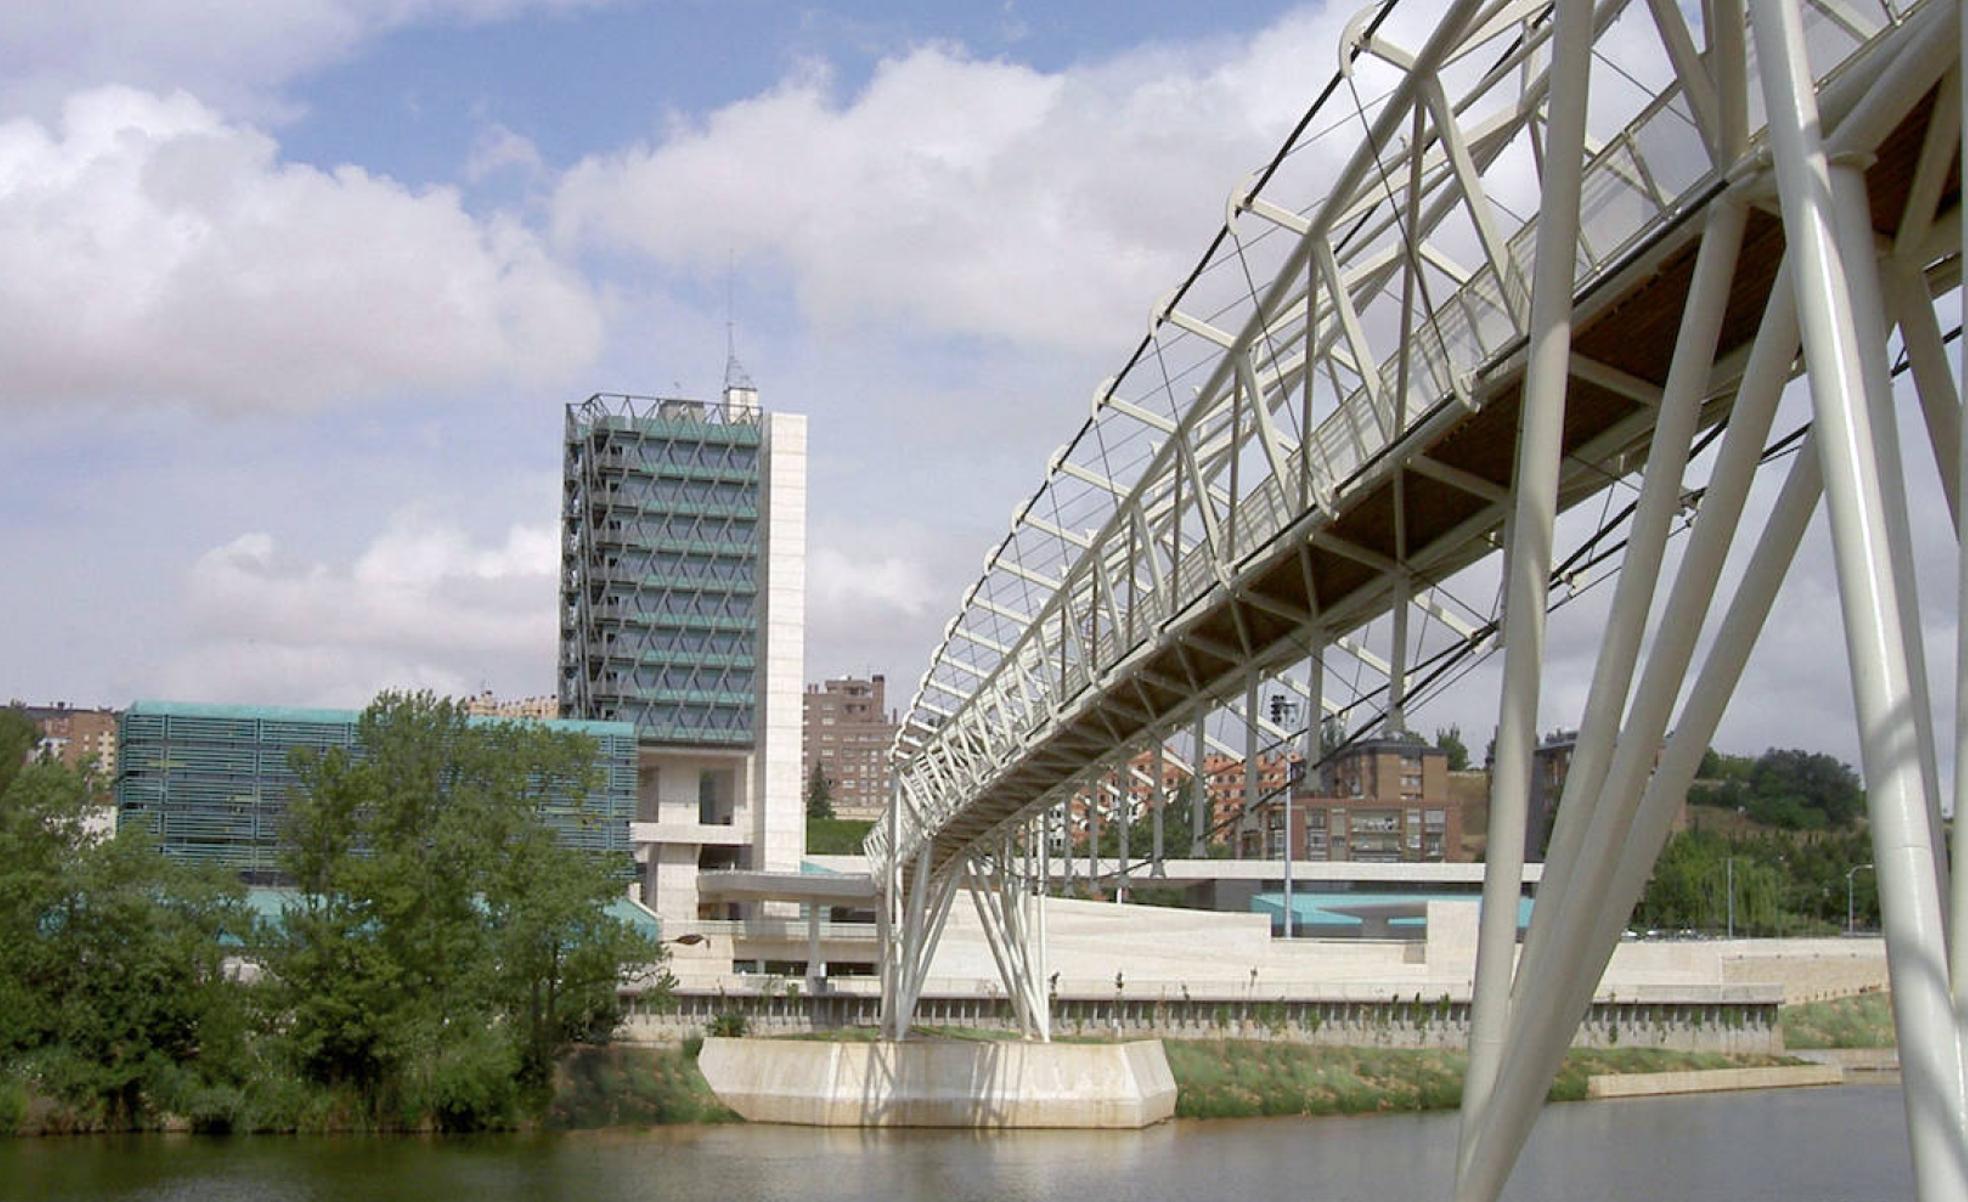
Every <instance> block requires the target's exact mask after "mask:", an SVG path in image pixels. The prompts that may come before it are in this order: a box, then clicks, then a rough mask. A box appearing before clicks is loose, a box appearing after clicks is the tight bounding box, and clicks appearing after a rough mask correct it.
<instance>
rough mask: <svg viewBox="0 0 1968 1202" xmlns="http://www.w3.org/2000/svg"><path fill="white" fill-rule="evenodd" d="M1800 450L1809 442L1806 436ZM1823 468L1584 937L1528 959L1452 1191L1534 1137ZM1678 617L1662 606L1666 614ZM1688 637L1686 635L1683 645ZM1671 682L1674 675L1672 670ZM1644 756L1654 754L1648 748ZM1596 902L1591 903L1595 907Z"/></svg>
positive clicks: (1774, 519)
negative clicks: (1505, 1050)
mask: <svg viewBox="0 0 1968 1202" xmlns="http://www.w3.org/2000/svg"><path fill="white" fill-rule="evenodd" d="M1805 451H1806V452H1808V451H1810V448H1809V447H1808V446H1807V447H1806V448H1805ZM1820 478H1821V477H1820V474H1819V470H1818V464H1817V461H1816V459H1815V458H1813V457H1811V456H1810V455H1808V454H1800V455H1799V457H1798V459H1797V461H1796V462H1795V463H1794V464H1793V465H1792V467H1791V471H1790V475H1789V477H1788V478H1787V479H1786V480H1785V482H1784V487H1783V491H1782V492H1781V493H1780V494H1779V496H1778V498H1777V504H1776V506H1775V508H1774V509H1773V510H1772V512H1771V515H1770V520H1769V523H1768V525H1767V526H1766V527H1765V528H1764V531H1763V536H1762V538H1761V539H1759V540H1758V542H1757V546H1756V551H1755V553H1754V555H1753V556H1752V557H1751V559H1750V563H1749V566H1748V568H1747V569H1746V570H1745V572H1744V574H1743V579H1742V582H1741V583H1740V584H1739V585H1738V586H1737V588H1736V595H1735V598H1734V599H1733V600H1732V601H1731V603H1730V605H1729V610H1728V613H1727V615H1726V616H1725V617H1724V619H1723V622H1722V627H1721V629H1720V630H1719V631H1718V632H1717V634H1716V638H1715V643H1714V645H1713V646H1712V647H1711V648H1710V650H1709V654H1708V660H1707V662H1706V663H1705V664H1704V665H1703V667H1702V671H1701V675H1700V677H1699V680H1698V683H1697V684H1696V687H1695V689H1694V691H1693V692H1692V693H1691V694H1690V695H1689V700H1688V706H1687V709H1686V711H1685V712H1683V714H1682V715H1681V722H1680V723H1679V724H1678V725H1677V727H1676V729H1675V733H1674V737H1673V739H1672V740H1671V741H1670V742H1669V745H1668V750H1667V753H1666V754H1665V755H1664V756H1663V757H1662V759H1661V765H1660V768H1659V769H1658V770H1657V771H1656V772H1655V774H1654V777H1653V780H1652V782H1651V783H1649V785H1648V787H1647V792H1646V795H1645V797H1644V798H1642V799H1641V800H1640V804H1639V807H1638V809H1639V816H1638V819H1637V821H1635V822H1634V823H1633V824H1632V825H1631V826H1630V828H1629V830H1628V832H1627V838H1626V839H1625V840H1624V841H1623V843H1622V845H1621V849H1622V851H1623V854H1622V855H1621V856H1620V857H1619V858H1618V860H1617V861H1616V862H1615V863H1614V865H1613V871H1612V872H1611V873H1610V874H1608V875H1609V876H1610V881H1609V880H1608V878H1607V876H1595V877H1594V878H1593V879H1594V881H1595V884H1596V885H1597V886H1598V887H1599V892H1598V893H1597V894H1596V896H1595V897H1594V898H1593V899H1592V903H1593V904H1589V905H1577V906H1572V907H1568V911H1569V912H1568V914H1567V915H1566V918H1567V923H1566V928H1565V929H1562V930H1561V932H1560V933H1561V934H1563V935H1570V934H1571V933H1572V929H1573V928H1578V929H1584V930H1588V931H1589V932H1590V935H1591V938H1590V940H1589V941H1586V940H1581V941H1579V943H1578V945H1577V946H1575V947H1574V948H1572V949H1570V950H1571V951H1572V952H1573V954H1574V959H1572V960H1559V961H1558V962H1557V963H1556V964H1552V963H1551V962H1550V959H1551V958H1550V957H1546V958H1544V959H1542V960H1540V961H1539V962H1538V963H1536V964H1532V963H1528V962H1527V963H1526V964H1525V967H1524V972H1525V977H1524V984H1525V985H1526V986H1528V987H1529V988H1526V990H1525V991H1524V997H1523V998H1522V999H1520V1004H1522V1005H1523V1006H1525V1010H1524V1011H1523V1015H1524V1022H1523V1023H1522V1024H1521V1025H1517V1024H1513V1025H1514V1026H1517V1027H1518V1029H1519V1030H1521V1031H1522V1032H1523V1033H1524V1038H1522V1039H1518V1040H1513V1041H1512V1043H1511V1048H1512V1051H1513V1055H1512V1056H1511V1058H1510V1059H1509V1061H1508V1062H1506V1063H1505V1064H1504V1066H1503V1068H1502V1070H1501V1072H1500V1073H1499V1074H1498V1078H1497V1089H1496V1093H1495V1095H1494V1096H1493V1097H1492V1099H1491V1102H1490V1105H1489V1106H1488V1107H1487V1108H1486V1109H1485V1110H1484V1114H1483V1118H1482V1122H1481V1124H1480V1126H1479V1127H1478V1129H1477V1132H1476V1136H1475V1139H1474V1140H1473V1142H1472V1144H1471V1148H1470V1158H1469V1162H1468V1164H1467V1165H1466V1166H1465V1168H1464V1172H1463V1174H1462V1178H1461V1182H1460V1189H1459V1192H1458V1193H1457V1195H1456V1196H1457V1198H1458V1200H1459V1202H1492V1200H1493V1199H1495V1198H1496V1196H1497V1195H1498V1194H1499V1193H1500V1192H1501V1191H1502V1189H1503V1186H1504V1183H1505V1182H1506V1181H1507V1180H1508V1179H1509V1175H1510V1167H1511V1165H1512V1164H1514V1163H1515V1162H1516V1159H1517V1155H1518V1153H1519V1152H1520V1151H1522V1149H1523V1146H1524V1141H1525V1139H1527V1138H1528V1137H1529V1136H1530V1133H1531V1126H1532V1124H1533V1123H1534V1122H1535V1121H1536V1119H1537V1114H1538V1109H1539V1107H1540V1106H1541V1105H1542V1103H1543V1100H1544V1095H1545V1092H1546V1091H1547V1090H1548V1089H1549V1088H1550V1084H1551V1079H1552V1077H1553V1076H1554V1075H1555V1074H1556V1073H1557V1071H1558V1065H1559V1062H1560V1061H1562V1060H1563V1059H1564V1056H1565V1050H1566V1048H1568V1047H1569V1046H1570V1045H1571V1041H1572V1032H1573V1031H1574V1030H1575V1029H1576V1028H1577V1026H1578V1020H1579V1015H1580V1014H1582V1013H1583V1012H1584V1010H1585V1008H1586V1007H1587V1006H1588V1005H1589V1004H1590V1003H1591V1001H1592V995H1593V993H1594V991H1595V990H1596V988H1597V986H1598V982H1599V978H1600V976H1601V975H1602V974H1603V973H1604V972H1605V970H1606V962H1607V961H1608V960H1610V959H1611V958H1612V953H1613V949H1614V948H1615V947H1617V946H1618V944H1619V931H1620V929H1621V927H1623V926H1624V925H1625V922H1626V917H1627V915H1628V914H1630V913H1631V912H1632V910H1633V904H1634V902H1636V901H1638V900H1639V897H1640V891H1641V890H1642V889H1644V888H1645V887H1646V882H1647V877H1648V875H1649V874H1650V872H1651V870H1652V868H1653V863H1654V859H1655V857H1656V856H1658V855H1659V854H1660V847H1661V843H1662V841H1664V840H1665V839H1666V837H1667V830H1668V826H1669V824H1670V823H1671V821H1672V819H1673V816H1674V812H1675V809H1676V808H1677V803H1678V801H1679V800H1680V799H1681V798H1683V797H1685V796H1686V795H1687V787H1688V783H1689V782H1690V781H1692V780H1693V779H1694V774H1695V769H1696V767H1697V766H1698V765H1699V764H1700V762H1701V756H1702V752H1703V751H1705V750H1706V749H1707V748H1708V741H1709V739H1710V738H1711V737H1712V736H1713V735H1714V733H1715V726H1716V723H1717V722H1719V721H1720V720H1721V717H1722V712H1723V709H1724V708H1725V707H1726V706H1727V704H1728V700H1729V696H1730V695H1731V694H1732V693H1733V692H1734V691H1735V685H1736V681H1737V680H1738V679H1739V678H1740V676H1741V673H1742V667H1743V665H1744V664H1745V663H1747V662H1748V659H1749V653H1750V650H1751V649H1752V648H1753V647H1754V646H1755V643H1756V637H1757V635H1758V634H1759V633H1761V631H1762V629H1763V622H1764V620H1765V619H1766V618H1767V617H1768V616H1769V612H1770V606H1771V604H1772V603H1773V602H1774V601H1775V599H1776V595H1777V591H1778V589H1779V588H1780V587H1781V586H1782V584H1783V578H1784V574H1785V573H1786V572H1787V571H1788V570H1789V567H1790V564H1791V561H1792V560H1793V559H1794V558H1795V557H1796V553H1797V546H1798V544H1799V543H1800V542H1801V541H1802V540H1803V537H1804V531H1805V529H1806V527H1807V526H1808V525H1809V523H1810V518H1811V513H1812V511H1813V510H1814V509H1815V508H1816V506H1817V501H1818V497H1819V494H1820V492H1821V486H1820ZM1721 518H1722V520H1720V521H1718V522H1717V523H1715V524H1714V525H1712V526H1711V527H1710V529H1720V530H1721V531H1722V532H1723V536H1722V537H1720V538H1719V539H1717V540H1716V541H1719V542H1721V544H1722V550H1723V551H1724V552H1726V551H1727V549H1728V538H1727V537H1726V536H1727V534H1729V533H1732V532H1733V529H1734V525H1735V522H1734V519H1733V517H1732V516H1731V515H1727V514H1724V515H1721ZM1713 579H1714V578H1713V576H1712V575H1711V576H1709V577H1708V583H1709V585H1710V587H1711V588H1712V584H1713ZM1690 581H1695V583H1689V582H1690ZM1684 583H1688V585H1689V588H1690V589H1698V588H1699V581H1697V580H1696V578H1695V577H1692V576H1691V575H1690V573H1689V571H1688V570H1687V569H1686V568H1684V569H1683V571H1682V573H1681V574H1680V576H1679V577H1678V578H1677V579H1676V581H1675V584H1676V591H1677V592H1680V591H1681V589H1680V586H1681V585H1683V584H1684ZM1680 616H1681V615H1679V614H1677V613H1676V612H1675V610H1674V608H1673V607H1672V606H1670V607H1669V611H1668V615H1667V617H1668V619H1670V620H1672V619H1676V618H1679V617H1680ZM1687 617H1688V624H1689V625H1691V626H1693V627H1695V628H1699V627H1700V625H1701V621H1700V617H1699V615H1693V614H1691V615H1688V616H1687ZM1667 624H1668V622H1667V621H1664V622H1663V625H1667ZM1692 641H1693V640H1692V637H1691V638H1690V639H1689V642H1690V644H1692ZM1653 667H1654V661H1651V660H1650V661H1649V663H1648V668H1649V679H1648V680H1646V681H1643V682H1642V685H1641V689H1642V692H1643V694H1647V693H1649V692H1650V690H1651V693H1652V694H1653V695H1655V696H1657V695H1661V694H1664V695H1665V698H1666V701H1667V703H1668V704H1669V705H1671V704H1672V703H1673V700H1674V690H1673V688H1666V689H1661V688H1658V687H1654V686H1657V685H1658V684H1659V683H1660V678H1659V677H1656V676H1655V675H1654V673H1653V671H1652V669H1653ZM1673 683H1674V684H1676V685H1678V684H1679V683H1680V682H1679V677H1678V674H1676V679H1675V680H1674V682H1673ZM1655 696H1646V697H1644V700H1646V701H1648V702H1650V703H1651V702H1652V701H1653V700H1654V699H1655ZM1654 746H1658V744H1657V743H1653V744H1649V748H1650V749H1651V748H1652V747H1654ZM1648 760H1649V762H1650V763H1651V761H1652V756H1651V755H1649V756H1648ZM1677 782H1678V785H1677ZM1595 906H1596V908H1597V913H1594V912H1593V910H1594V907H1595ZM1588 916H1589V917H1588ZM1555 950H1556V949H1554V951H1555ZM1533 974H1534V975H1533ZM1512 1017H1513V1018H1515V1017H1517V1015H1515V1014H1513V1016H1512Z"/></svg>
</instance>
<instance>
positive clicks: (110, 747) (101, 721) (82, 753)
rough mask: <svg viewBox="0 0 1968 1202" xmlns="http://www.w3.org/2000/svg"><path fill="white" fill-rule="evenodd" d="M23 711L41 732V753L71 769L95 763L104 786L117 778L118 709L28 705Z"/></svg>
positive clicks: (39, 751) (96, 770)
mask: <svg viewBox="0 0 1968 1202" xmlns="http://www.w3.org/2000/svg"><path fill="white" fill-rule="evenodd" d="M21 711H22V712H23V713H24V714H26V715H27V719H28V721H30V722H32V723H34V725H35V726H36V727H37V728H38V729H39V730H40V732H41V742H40V744H39V745H38V746H37V747H36V748H35V750H36V752H37V753H38V754H40V755H44V756H47V757H49V758H51V759H56V760H60V761H61V762H62V763H63V764H65V765H67V766H68V767H70V768H76V769H80V768H81V767H83V766H84V765H85V764H93V765H94V766H95V777H96V779H97V781H99V782H101V783H102V784H103V786H104V787H107V786H108V784H109V782H111V781H114V780H115V779H116V713H117V711H115V710H111V709H76V708H74V707H71V706H68V705H29V706H23V707H21Z"/></svg>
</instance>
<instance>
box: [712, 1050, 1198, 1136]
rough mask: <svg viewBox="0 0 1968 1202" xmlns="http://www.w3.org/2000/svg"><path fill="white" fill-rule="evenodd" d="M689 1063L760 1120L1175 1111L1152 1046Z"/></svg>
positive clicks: (1029, 1120) (915, 1122)
mask: <svg viewBox="0 0 1968 1202" xmlns="http://www.w3.org/2000/svg"><path fill="white" fill-rule="evenodd" d="M698 1064H699V1066H700V1067H701V1068H702V1069H703V1072H704V1079H705V1080H706V1081H708V1082H709V1083H710V1086H711V1088H712V1089H713V1090H714V1091H716V1093H717V1096H718V1098H719V1100H721V1101H723V1102H724V1104H725V1105H727V1106H729V1107H731V1108H732V1109H733V1110H735V1111H737V1112H738V1113H739V1114H741V1115H743V1116H744V1117H745V1118H746V1119H748V1120H750V1121H752V1122H758V1123H795V1124H800V1125H804V1126H815V1127H982V1128H994V1129H1009V1128H1017V1127H1105V1128H1139V1127H1147V1126H1150V1125H1152V1124H1154V1123H1158V1122H1161V1121H1162V1120H1163V1119H1165V1118H1168V1117H1169V1116H1170V1115H1172V1114H1174V1113H1175V1077H1174V1076H1173V1074H1171V1073H1170V1072H1169V1066H1168V1058H1167V1056H1166V1055H1164V1054H1163V1051H1162V1044H1161V1041H1160V1040H1153V1039H1149V1040H1140V1041H1136V1042H1131V1043H1097V1044H1089V1043H1075V1044H1061V1043H1023V1042H1016V1041H1011V1040H958V1039H911V1040H905V1041H903V1042H900V1043H893V1042H886V1041H882V1042H871V1043H834V1042H821V1041H813V1040H795V1039H707V1040H705V1041H704V1050H703V1052H702V1053H701V1054H700V1055H699V1057H698Z"/></svg>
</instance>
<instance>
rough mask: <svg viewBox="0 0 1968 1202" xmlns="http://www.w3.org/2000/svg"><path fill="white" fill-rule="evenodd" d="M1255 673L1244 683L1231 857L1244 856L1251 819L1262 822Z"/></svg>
mask: <svg viewBox="0 0 1968 1202" xmlns="http://www.w3.org/2000/svg"><path fill="white" fill-rule="evenodd" d="M1257 702H1258V696H1257V674H1256V673H1252V674H1251V678H1250V683H1249V684H1248V685H1245V686H1244V804H1243V805H1242V806H1241V807H1239V808H1238V811H1237V827H1236V832H1235V838H1236V840H1237V846H1236V847H1235V848H1233V849H1232V850H1231V853H1230V855H1231V858H1232V859H1237V860H1241V859H1243V858H1244V832H1245V831H1246V830H1248V829H1249V828H1250V825H1251V823H1253V822H1262V821H1263V815H1261V814H1259V813H1258V812H1257V796H1258V786H1257V754H1258V729H1257ZM1257 858H1258V859H1260V860H1261V859H1263V858H1264V850H1263V848H1262V847H1260V848H1259V849H1258V854H1257Z"/></svg>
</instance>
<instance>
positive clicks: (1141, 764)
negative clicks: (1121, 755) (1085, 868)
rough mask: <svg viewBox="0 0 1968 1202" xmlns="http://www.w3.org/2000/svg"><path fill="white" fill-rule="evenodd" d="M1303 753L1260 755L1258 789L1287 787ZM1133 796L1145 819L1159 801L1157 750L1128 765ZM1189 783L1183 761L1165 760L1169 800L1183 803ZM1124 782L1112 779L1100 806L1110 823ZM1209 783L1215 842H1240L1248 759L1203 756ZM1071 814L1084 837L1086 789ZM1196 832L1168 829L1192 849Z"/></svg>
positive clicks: (1134, 814)
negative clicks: (1115, 793)
mask: <svg viewBox="0 0 1968 1202" xmlns="http://www.w3.org/2000/svg"><path fill="white" fill-rule="evenodd" d="M1300 758H1301V757H1300V756H1299V755H1298V753H1297V752H1293V753H1291V754H1289V755H1260V756H1259V757H1258V760H1257V794H1258V796H1259V797H1268V796H1270V795H1272V794H1274V793H1278V792H1279V791H1280V790H1282V789H1284V788H1285V786H1286V784H1287V783H1288V782H1289V781H1290V780H1291V777H1292V773H1293V771H1294V770H1295V768H1296V765H1297V764H1298V762H1299V760H1300ZM1128 768H1129V771H1128V774H1127V780H1128V786H1127V798H1128V807H1129V820H1130V821H1133V820H1135V819H1138V818H1143V817H1145V816H1147V815H1148V814H1149V813H1150V812H1151V808H1152V807H1153V805H1154V803H1155V789H1154V786H1153V784H1152V782H1153V781H1154V779H1155V772H1154V768H1155V759H1154V753H1153V752H1142V753H1141V754H1140V755H1137V756H1135V757H1134V759H1133V760H1132V761H1130V762H1129V765H1128ZM1188 787H1189V772H1188V770H1187V769H1186V768H1184V767H1182V766H1180V765H1178V764H1177V763H1176V761H1175V759H1174V758H1173V757H1165V758H1164V759H1163V761H1162V795H1163V796H1164V797H1165V798H1166V799H1167V800H1168V802H1169V804H1171V805H1174V804H1178V803H1179V801H1180V799H1181V797H1182V795H1183V792H1184V790H1186V789H1187V788H1188ZM1117 788H1118V786H1117V785H1116V784H1114V783H1112V782H1111V781H1110V783H1109V784H1108V786H1107V789H1106V795H1105V798H1104V800H1103V801H1102V802H1101V806H1100V821H1101V823H1102V824H1103V825H1104V824H1107V823H1111V822H1115V821H1117V820H1118V812H1117V810H1116V808H1115V805H1114V792H1115V791H1116V789H1117ZM1203 788H1204V791H1205V794H1206V796H1207V797H1208V798H1209V817H1208V822H1209V826H1210V829H1211V830H1212V831H1213V832H1214V833H1213V834H1212V835H1211V836H1210V841H1211V842H1212V843H1227V844H1230V845H1231V846H1232V847H1233V848H1234V847H1236V846H1237V844H1236V838H1235V832H1236V829H1237V817H1238V815H1239V813H1241V811H1242V810H1243V805H1244V761H1243V759H1242V758H1241V757H1238V756H1230V755H1221V754H1217V753H1214V752H1212V753H1211V754H1209V755H1206V756H1204V757H1203ZM1066 812H1067V819H1068V822H1069V823H1070V825H1071V828H1072V833H1073V838H1074V839H1075V840H1076V841H1077V840H1082V839H1084V838H1085V835H1086V831H1087V795H1086V794H1085V793H1084V792H1083V793H1081V794H1080V795H1078V796H1076V797H1074V798H1073V799H1072V800H1071V801H1069V802H1068V803H1067V807H1066ZM1190 834H1191V832H1190V831H1189V829H1188V828H1186V827H1185V828H1184V829H1183V830H1181V831H1175V830H1169V831H1167V832H1166V839H1167V846H1168V847H1169V848H1170V849H1171V850H1172V851H1179V852H1181V854H1186V849H1187V848H1188V846H1189V839H1190Z"/></svg>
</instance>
